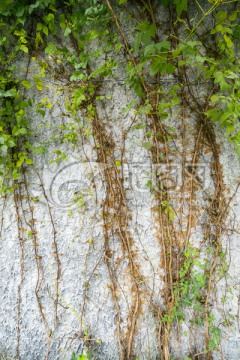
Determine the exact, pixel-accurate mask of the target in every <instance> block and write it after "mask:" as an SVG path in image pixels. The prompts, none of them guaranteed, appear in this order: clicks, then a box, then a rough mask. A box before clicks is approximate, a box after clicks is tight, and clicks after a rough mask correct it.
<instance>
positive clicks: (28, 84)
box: [21, 80, 31, 89]
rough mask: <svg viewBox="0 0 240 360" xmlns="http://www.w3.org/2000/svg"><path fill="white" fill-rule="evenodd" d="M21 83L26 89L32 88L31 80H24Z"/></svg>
mask: <svg viewBox="0 0 240 360" xmlns="http://www.w3.org/2000/svg"><path fill="white" fill-rule="evenodd" d="M21 84H22V85H23V86H24V87H25V88H26V89H30V87H31V83H30V82H29V81H27V80H23V81H22V82H21Z"/></svg>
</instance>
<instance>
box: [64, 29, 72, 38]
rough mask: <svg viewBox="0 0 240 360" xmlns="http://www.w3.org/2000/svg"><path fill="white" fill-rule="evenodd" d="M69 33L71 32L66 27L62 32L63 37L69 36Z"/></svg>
mask: <svg viewBox="0 0 240 360" xmlns="http://www.w3.org/2000/svg"><path fill="white" fill-rule="evenodd" d="M71 32H72V30H71V29H70V28H69V27H67V28H66V29H65V31H64V36H68V35H69V34H71Z"/></svg>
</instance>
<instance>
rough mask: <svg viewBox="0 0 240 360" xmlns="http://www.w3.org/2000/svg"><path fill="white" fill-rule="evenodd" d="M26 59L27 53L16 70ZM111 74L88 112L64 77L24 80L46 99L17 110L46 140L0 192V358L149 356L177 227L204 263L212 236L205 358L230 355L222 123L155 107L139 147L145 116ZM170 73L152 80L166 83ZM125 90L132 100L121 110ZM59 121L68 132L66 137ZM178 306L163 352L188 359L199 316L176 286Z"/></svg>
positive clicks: (198, 343)
mask: <svg viewBox="0 0 240 360" xmlns="http://www.w3.org/2000/svg"><path fill="white" fill-rule="evenodd" d="M70 49H71V48H70ZM50 61H51V60H50ZM21 65H22V66H23V68H24V67H26V64H25V63H24V60H22V63H21ZM92 66H93V67H94V61H93V65H92ZM35 67H36V64H35V62H34V60H32V61H31V62H30V65H29V70H28V75H27V76H28V78H29V79H31V78H32V76H33V74H34V72H35V71H36V69H35ZM122 73H123V74H124V68H121V67H120V68H119V69H118V70H117V72H116V74H114V75H115V76H114V77H110V78H108V81H106V82H104V84H102V86H101V88H100V90H99V96H100V95H102V94H104V95H107V96H109V99H105V100H101V101H100V100H99V101H98V102H97V103H96V109H97V115H96V116H95V117H94V118H93V119H91V120H88V119H87V118H85V117H84V113H80V114H78V115H76V118H77V119H76V118H72V117H71V116H70V115H69V114H68V112H67V110H66V100H68V99H69V93H68V85H67V83H66V84H63V82H61V81H60V80H59V79H53V78H50V77H49V79H48V88H47V87H46V88H45V89H44V90H43V91H41V92H38V91H36V92H35V93H33V92H32V90H31V96H33V97H34V101H35V103H36V104H38V103H40V102H41V101H42V100H43V99H44V98H46V99H47V101H49V102H50V103H51V104H53V106H52V107H51V108H50V109H47V110H46V113H45V115H44V116H41V115H40V114H37V113H35V112H34V111H32V112H31V111H29V117H31V118H32V121H31V127H32V131H33V137H32V139H31V141H32V142H33V144H34V145H35V146H40V145H41V146H42V147H45V148H46V152H45V154H35V159H34V165H33V166H32V167H30V169H28V170H27V171H26V173H25V174H24V175H23V177H22V179H21V181H20V180H19V187H18V188H17V189H16V190H15V191H14V193H13V194H12V195H9V196H7V197H3V198H2V200H1V218H2V220H1V223H0V229H1V242H0V274H1V280H0V299H1V304H0V308H1V310H0V354H1V355H0V358H1V356H2V358H4V359H5V358H6V359H21V360H33V359H34V360H37V359H39V360H42V359H49V360H57V359H62V360H63V359H66V360H67V359H69V360H70V358H71V354H72V353H73V352H76V353H78V354H80V353H82V351H83V349H84V350H86V351H89V350H92V351H93V356H94V358H96V359H120V358H122V359H124V358H126V359H127V358H130V357H132V358H139V359H158V358H159V357H160V355H159V354H160V353H161V354H163V351H164V348H161V343H162V342H163V339H164V336H167V335H168V334H167V330H166V329H167V328H165V330H164V331H166V333H165V334H164V333H162V330H161V325H160V324H161V321H162V318H163V316H164V315H163V313H164V311H165V310H166V307H167V305H166V298H167V299H169V302H170V300H171V296H169V295H168V294H167V292H168V291H170V290H168V289H166V287H165V282H166V273H167V274H168V275H167V278H168V277H169V276H170V277H172V279H171V281H172V284H175V282H176V279H177V275H176V274H174V271H173V272H172V273H171V271H170V270H171V269H173V270H174V268H172V267H171V266H172V265H171V262H173V263H174V264H178V259H180V258H181V254H183V253H184V251H186V247H185V244H186V239H188V243H189V244H191V245H192V247H194V248H196V249H197V250H198V251H199V254H200V260H201V261H202V262H204V261H208V260H209V259H210V257H211V254H209V253H208V251H207V245H206V242H205V240H206V238H208V237H209V238H211V241H212V242H215V243H218V241H219V242H221V246H222V253H223V254H224V255H222V262H224V263H226V267H229V268H228V271H226V270H227V269H226V268H225V270H224V271H223V270H222V268H220V270H219V271H222V274H221V273H220V274H218V276H217V275H214V276H215V277H214V279H215V280H216V281H215V282H211V284H210V285H209V291H210V290H211V295H209V299H208V301H207V303H208V304H209V303H210V306H211V309H212V312H213V314H214V315H215V320H214V324H215V329H219V330H221V335H220V336H221V341H220V342H219V344H218V345H217V349H216V350H214V351H213V357H214V358H215V359H225V360H226V359H229V360H235V359H236V360H237V359H239V358H240V347H239V345H238V344H239V341H240V333H239V303H240V300H239V299H240V288H239V277H240V264H239V252H240V242H239V231H240V227H239V223H240V207H239V204H240V193H239V190H238V186H239V173H240V164H239V160H238V158H237V156H236V155H235V153H234V149H233V148H232V147H231V145H229V144H228V142H227V140H225V137H224V134H223V133H222V131H221V130H220V129H219V128H218V127H217V126H216V127H215V128H214V131H213V134H215V135H214V138H211V136H209V137H208V135H207V134H206V133H209V131H210V130H209V128H208V127H207V125H203V124H202V125H201V126H199V123H198V119H197V117H196V114H194V113H192V112H191V110H190V109H186V111H185V112H184V113H183V112H182V111H179V110H176V109H170V110H169V114H170V115H169V119H168V120H167V121H166V124H165V125H164V126H165V127H166V131H168V132H167V133H169V145H168V149H167V150H166V142H165V141H163V140H161V139H160V137H161V136H159V135H156V138H155V140H154V141H153V146H152V147H151V148H148V147H149V146H148V140H149V139H148V137H146V129H145V128H144V127H143V126H141V124H142V123H144V122H146V121H147V120H146V119H148V116H149V115H146V114H141V113H140V114H139V113H138V112H136V111H135V110H136V109H137V106H138V101H139V100H138V99H137V98H136V96H135V95H134V93H133V92H132V91H131V90H129V88H128V87H127V86H126V85H125V84H124V82H123V81H121V78H122V77H123V76H124V75H123V74H122ZM174 81H175V80H173V78H172V77H171V76H166V78H165V79H161V82H162V83H163V84H164V86H166V88H167V87H168V86H169V84H172V83H173V82H174ZM61 86H62V87H63V88H64V89H63V90H62V91H61V92H57V91H58V90H59V87H61ZM199 90H200V89H198V88H196V92H197V91H199ZM201 90H202V91H204V89H201ZM28 91H30V90H28ZM133 100H136V103H137V105H135V107H133V108H132V109H130V110H127V111H126V110H125V111H124V108H126V106H127V105H128V104H129V103H130V101H133ZM136 124H138V125H139V124H140V125H139V126H136ZM154 126H155V127H156V128H155V127H154ZM157 126H158V125H157V123H156V124H155V125H154V124H152V128H150V130H151V131H152V132H153V133H154V132H155V133H156V132H157V131H159V128H157ZM204 126H205V127H204ZM173 128H174V130H173ZM211 129H212V128H211ZM164 131H165V130H164ZM72 132H73V133H75V134H77V141H76V142H69V141H66V138H67V135H69V134H71V133H72ZM205 132H206V133H205ZM165 135H166V133H165ZM170 135H171V136H170ZM64 136H65V141H64V140H63V139H64ZM69 136H70V135H69ZM158 136H159V138H158ZM156 139H157V140H156ZM158 140H159V143H160V145H158ZM211 141H212V142H211ZM214 147H215V148H216V149H217V151H218V152H219V158H218V154H215V153H214ZM56 150H57V152H56ZM62 154H64V156H62ZM65 154H66V155H67V156H65ZM156 159H158V161H156ZM51 160H55V161H54V162H52V161H51ZM218 161H219V162H218ZM217 162H218V163H217ZM216 163H217V166H215V165H214V164H216ZM217 171H219V174H216V173H214V172H217ZM216 175H219V176H217V177H216ZM219 183H220V185H219ZM219 187H221V189H222V190H224V191H223V192H217V191H216V189H219ZM166 193H168V196H169V197H168V200H166V198H165V197H164V196H165V194H166ZM159 194H160V195H159ZM162 194H164V195H162ZM223 194H224V195H223ZM159 196H160V200H159ZM218 196H220V197H221V196H224V202H222V203H221V204H222V205H221V207H220V206H217V204H216V206H215V205H214V202H217V201H219V202H221V201H222V199H218V198H217V197H218ZM159 201H160V202H159ZM159 204H160V205H159ZM159 206H160V208H159ZM219 212H221V213H220V215H219ZM159 213H160V214H161V215H159ZM224 215H226V219H225V217H224ZM164 216H165V217H164ZM166 218H167V219H168V223H167V222H166ZM213 218H214V219H215V220H214V219H213ZM223 219H224V220H223ZM216 229H217V234H218V236H219V237H218V238H214V234H215V232H214V231H215V230H216ZM209 234H210V235H211V234H212V235H211V236H212V237H211V236H210V235H209ZM220 237H221V239H220ZM209 241H210V240H209ZM169 243H170V247H169V246H168V244H169ZM164 244H165V245H166V246H165V245H164ZM217 246H218V245H217ZM169 249H170V250H169ZM168 251H170V252H171V254H170V255H171V256H170V255H169V256H170V257H169V256H168ZM194 256H195V255H194V254H191V255H190V257H193V258H194ZM169 258H170V259H171V261H170V263H167V264H168V265H167V266H169V269H168V268H167V267H166V264H164V261H165V260H164V259H169ZM216 261H217V264H214V263H213V266H212V267H211V268H210V269H209V271H210V272H211V271H212V269H213V268H214V269H215V265H219V259H218V260H216ZM209 262H210V260H209ZM178 265H179V268H176V269H178V270H176V272H177V271H179V269H180V268H182V267H183V266H184V264H181V263H179V264H178ZM176 266H177V265H176ZM194 266H196V268H197V266H198V265H197V264H195V265H194ZM199 268H200V270H199V273H201V271H202V272H204V271H205V270H201V266H200V265H199ZM174 276H175V277H174ZM168 280H169V278H168ZM196 281H199V284H201V283H200V282H201V279H200V278H199V280H196ZM212 286H213V287H214V288H213V289H212V288H211V289H210V287H212ZM199 287H200V290H199V289H198V290H196V291H199V295H198V296H199V297H200V295H201V285H199ZM204 296H205V295H204ZM207 296H208V295H207ZM204 301H206V298H204V299H203V300H202V307H204V304H205V303H204ZM199 303H200V302H199ZM181 307H182V308H183V309H184V311H185V314H186V317H185V318H184V319H183V320H182V321H180V320H179V318H178V320H177V321H175V322H174V323H173V325H172V330H171V331H170V329H169V334H171V335H169V337H170V352H171V356H172V358H174V359H186V358H187V357H188V358H189V357H190V358H197V359H200V358H202V357H201V356H204V354H202V351H203V349H204V346H203V344H204V341H205V339H204V331H205V329H204V326H201V325H200V327H198V326H197V325H196V324H194V323H192V322H191V320H192V319H193V318H194V314H195V313H196V312H197V310H196V309H194V308H193V307H191V306H190V307H188V298H187V295H186V297H185V303H184V302H183V303H182V304H181ZM166 334H167V335H166ZM165 340H166V339H165ZM130 353H131V354H130ZM133 354H134V356H135V357H133ZM198 354H199V355H198ZM162 356H163V358H164V359H167V356H166V357H164V355H162ZM194 356H195V357H194Z"/></svg>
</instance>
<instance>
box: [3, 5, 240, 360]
mask: <svg viewBox="0 0 240 360" xmlns="http://www.w3.org/2000/svg"><path fill="white" fill-rule="evenodd" d="M238 5H239V2H238V1H237V0H236V1H233V0H232V1H220V0H211V1H210V0H209V1H205V2H200V1H199V2H198V1H197V0H196V1H193V2H188V1H187V0H181V1H178V0H162V1H160V3H159V2H158V1H149V0H138V1H137V0H135V1H132V2H130V1H127V0H119V1H110V0H105V1H104V0H85V1H81V0H69V1H55V0H42V1H35V2H33V3H32V4H29V1H25V0H22V1H14V0H8V1H6V2H5V3H4V4H0V44H1V50H0V59H1V61H0V68H1V75H0V98H1V100H0V101H1V110H0V114H1V120H0V164H1V166H0V176H1V183H0V185H1V193H2V195H3V196H7V195H10V194H12V193H13V196H14V202H15V207H16V218H17V224H18V229H19V230H18V237H19V246H20V248H21V263H20V270H21V274H22V276H21V281H20V283H19V286H18V301H19V303H18V335H17V356H19V342H20V339H21V337H20V317H21V310H20V308H21V287H22V284H23V282H24V275H23V274H24V271H25V269H24V237H25V236H26V235H25V234H24V233H25V232H26V231H27V235H28V237H29V238H31V240H32V245H33V247H34V254H33V255H34V257H35V260H36V268H37V269H38V278H37V283H36V287H35V295H36V299H37V303H38V308H39V311H40V315H41V318H42V320H43V323H44V325H45V330H46V334H47V339H48V349H49V348H50V346H51V341H52V339H53V336H54V331H55V329H57V326H58V324H59V322H60V318H59V307H60V306H63V303H64V304H65V302H64V299H63V298H62V296H61V294H60V290H59V289H60V288H59V283H60V281H61V275H62V273H61V261H60V257H61V256H60V255H59V253H58V241H59V240H58V236H57V230H56V225H55V220H54V217H53V215H52V212H51V206H50V205H49V199H48V196H47V193H46V191H45V189H44V186H43V183H42V180H41V177H40V175H39V174H37V178H38V179H39V181H40V184H41V187H42V189H43V193H44V198H45V200H46V202H47V204H48V215H49V218H50V220H51V224H52V233H53V234H52V249H53V258H54V264H55V265H54V269H55V275H54V291H55V293H54V294H52V295H51V298H52V299H53V302H54V314H55V315H54V326H53V329H52V328H51V326H50V325H49V323H48V321H47V317H46V309H44V306H43V304H42V303H41V299H40V295H39V294H40V293H41V287H42V286H43V283H44V271H43V266H42V257H41V255H40V253H39V251H38V235H37V230H36V224H35V223H36V222H37V220H36V219H35V217H34V207H33V206H32V205H33V202H34V201H35V202H36V199H35V200H34V199H33V198H31V196H30V194H29V184H28V180H27V174H28V170H29V169H30V170H31V171H35V172H37V171H36V169H35V163H34V159H35V157H36V156H38V155H41V154H44V153H46V152H47V149H46V147H45V145H44V144H42V143H41V139H38V140H37V141H36V137H37V136H38V135H37V131H35V129H34V128H33V126H32V122H31V118H32V117H35V116H40V117H42V118H44V117H45V116H46V114H47V113H48V112H49V111H51V109H52V108H53V107H54V106H55V104H57V102H58V99H59V97H62V98H64V99H65V100H64V109H62V122H61V124H58V126H57V130H55V131H56V135H55V138H53V140H54V142H55V143H56V148H55V149H54V157H53V158H52V159H51V162H52V163H53V162H56V163H61V161H63V160H64V159H66V158H67V156H68V155H67V153H66V148H68V147H70V148H71V150H74V151H75V150H76V149H78V150H79V149H80V148H83V147H84V145H85V144H88V145H89V144H90V145H91V146H92V150H93V152H94V153H95V156H96V160H97V163H99V164H104V165H105V167H104V170H103V171H102V172H101V176H102V177H101V180H102V182H103V184H104V189H105V199H104V200H103V201H102V204H101V206H102V218H103V226H102V231H103V255H102V261H103V262H104V264H105V265H106V268H107V270H108V275H109V282H110V283H109V289H110V293H111V297H112V301H113V303H114V310H115V312H116V319H115V326H116V337H117V342H118V347H119V358H120V359H132V358H136V357H137V356H138V353H137V350H136V346H135V344H134V341H135V337H136V336H137V332H138V328H139V326H140V323H141V314H142V312H143V311H144V310H143V309H144V304H146V303H147V304H148V307H149V311H150V312H152V314H153V316H154V318H155V323H156V338H157V339H158V345H159V356H160V358H161V359H166V360H167V359H171V358H173V356H174V355H173V354H172V353H171V341H172V336H174V337H175V338H178V341H179V346H181V336H182V333H183V332H184V336H189V337H190V338H191V334H190V335H189V334H185V331H183V330H182V325H183V324H184V323H188V326H189V328H190V331H189V333H194V331H195V332H197V333H198V334H199V337H200V340H201V344H199V341H198V340H199V339H196V337H195V338H194V339H191V341H192V340H193V346H192V348H191V349H190V350H189V351H190V352H189V354H187V355H186V354H185V355H186V356H187V357H185V359H189V358H190V359H194V358H200V356H203V357H204V358H206V359H212V356H213V355H212V354H213V351H219V353H221V348H220V344H221V331H220V328H219V326H218V324H217V322H216V318H215V314H214V306H213V304H214V303H216V298H217V292H216V289H215V286H216V284H217V283H218V282H219V281H221V279H222V278H223V277H224V276H225V275H226V274H227V271H228V260H227V250H225V248H224V247H223V241H224V237H225V236H226V233H225V223H226V221H227V216H228V212H229V208H230V203H231V200H232V198H233V197H227V193H226V186H225V184H224V178H223V172H222V167H221V162H220V151H219V144H218V136H217V135H216V129H217V131H218V132H219V131H222V130H223V131H224V133H225V136H226V137H227V139H228V140H229V142H230V144H232V145H233V146H234V148H235V151H236V153H237V156H240V125H239V124H240V122H239V116H240V100H239V99H240V72H239V68H240V67H239V65H240V64H239V54H238V52H239V49H238V43H239V38H240V10H239V9H238ZM129 29H131V33H129ZM112 79H114V81H116V82H120V83H122V84H123V86H125V87H126V88H127V89H128V91H132V97H133V100H132V101H131V102H129V104H128V105H127V106H126V107H125V109H122V110H121V113H125V114H126V113H127V114H130V113H131V114H133V116H132V117H131V123H130V125H129V127H128V128H127V130H126V131H125V132H124V133H123V134H122V141H123V143H124V146H122V148H121V149H119V145H118V143H117V141H116V140H115V139H114V137H113V136H111V134H110V131H109V126H110V124H112V120H111V118H110V117H109V115H108V111H107V107H108V105H109V103H110V102H111V101H112V98H111V94H107V93H105V90H106V84H107V83H108V82H110V81H112ZM45 91H52V93H51V94H53V95H52V96H51V97H50V98H47V97H43V96H42V95H41V93H44V92H45ZM32 94H33V95H32ZM36 99H38V100H36ZM39 99H40V100H39ZM189 118H191V119H192V124H193V127H192V129H191V130H188V126H189V122H188V121H189V120H188V119H189ZM69 119H70V120H69ZM177 122H178V123H177ZM176 123H177V125H176ZM50 125H51V124H50ZM54 126H55V125H54ZM111 126H112V125H111ZM221 129H222V130H221ZM133 133H134V134H136V136H137V137H138V136H139V139H141V140H140V141H139V142H138V144H139V148H140V149H141V151H145V152H146V153H147V156H148V157H149V159H151V163H152V164H153V165H154V166H153V169H152V174H151V175H152V178H151V180H148V182H147V187H148V188H149V193H150V196H151V197H152V202H153V207H152V209H151V210H152V214H153V215H152V216H153V219H154V229H155V236H156V239H157V243H158V245H159V248H160V251H161V255H160V258H161V260H159V268H160V269H161V270H163V275H162V276H161V279H160V281H162V282H163V284H164V285H163V289H162V292H161V296H162V299H163V304H161V305H159V303H158V302H157V301H155V300H154V298H153V295H152V293H151V291H149V287H148V286H147V280H146V279H145V277H144V275H143V270H142V269H141V264H140V260H139V258H138V255H137V251H136V244H135V240H134V236H132V233H131V226H132V225H131V224H132V223H131V221H132V210H131V206H130V205H129V204H128V191H127V190H126V188H125V182H124V181H125V180H124V175H123V169H124V164H125V163H126V162H127V160H126V159H127V158H126V149H125V141H127V140H128V141H129V138H130V135H129V134H133ZM139 134H140V135H139ZM141 134H143V138H142V135H141ZM176 134H180V136H181V141H182V144H181V145H179V142H178V139H177V135H176ZM187 141H190V142H191V143H192V148H191V150H190V151H189V150H186V149H187V145H186V144H187ZM50 142H51V141H50ZM36 144H37V145H36ZM93 144H94V145H93ZM57 145H59V146H58V147H57ZM187 151H188V153H187ZM203 153H205V154H209V153H210V158H209V159H210V160H209V163H208V166H209V169H210V173H211V177H212V184H213V187H212V191H211V193H209V194H207V195H206V191H205V190H204V189H203V185H204V184H202V182H201V181H199V179H198V178H197V176H196V173H197V171H198V169H199V167H200V165H201V163H202V162H203ZM87 160H88V159H87V156H85V159H84V161H87ZM174 163H175V164H176V163H178V164H180V166H181V171H182V186H181V189H180V190H178V191H177V190H174V191H170V190H171V189H169V188H168V186H167V185H166V184H165V183H164V181H162V180H161V176H160V173H159V171H160V170H159V169H161V166H162V164H164V166H165V167H166V168H167V169H168V171H170V170H171V168H172V164H174ZM152 179H155V180H156V179H157V180H156V181H155V182H154V181H152ZM96 187H97V184H94V188H95V190H96ZM199 193H201V196H202V197H203V203H204V211H205V215H206V216H205V217H206V219H205V221H204V222H201V231H202V239H201V240H200V242H199V243H198V244H195V243H194V236H193V230H194V228H195V227H196V224H197V221H198V220H199V219H200V215H199V204H197V205H195V204H196V198H197V197H198V196H199ZM23 194H25V196H26V199H25V198H24V195H23ZM176 199H177V200H176ZM75 200H77V201H78V205H79V207H81V211H82V212H84V211H85V210H86V203H85V200H84V194H80V195H79V194H75ZM24 204H25V205H26V206H27V209H28V216H26V215H25V212H24ZM186 214H187V215H186ZM184 221H185V223H184ZM24 224H25V225H24ZM184 224H185V225H186V226H185V225H184ZM24 226H26V229H27V230H26V229H24ZM113 239H114V241H115V242H116V243H117V244H118V245H117V246H118V252H119V254H121V255H119V260H118V261H119V264H123V263H124V261H125V259H127V264H125V265H122V267H123V268H124V274H125V276H126V278H127V279H128V285H127V288H128V293H130V300H129V303H128V311H127V312H128V314H127V319H124V311H123V309H122V308H121V303H122V301H124V295H123V294H122V292H121V289H120V287H119V283H118V267H119V266H120V265H119V266H116V265H115V263H114V261H113V258H114V256H113V252H114V250H113V249H114V247H113ZM89 284H90V281H86V282H85V289H84V293H85V295H86V298H87V292H88V289H89ZM61 304H62V305H61ZM65 305H66V304H65ZM67 308H68V309H71V307H70V305H68V306H67ZM74 311H75V310H74ZM84 316H85V317H86V314H85V305H83V307H82V315H81V316H80V324H81V325H80V328H81V329H80V331H79V333H80V336H79V339H80V340H81V341H82V342H83V344H84V346H83V351H82V355H79V357H78V358H91V356H92V353H93V345H92V344H94V343H95V344H96V343H97V341H95V340H94V341H92V339H90V338H91V336H90V334H89V332H88V330H87V326H86V325H85V323H84V322H83V317H84ZM83 324H84V325H83ZM82 328H83V329H82ZM196 329H197V330H196ZM91 341H92V342H91ZM185 355H184V356H185ZM47 357H48V354H47V355H46V358H47ZM76 357H77V355H76V354H73V356H72V359H75V358H76Z"/></svg>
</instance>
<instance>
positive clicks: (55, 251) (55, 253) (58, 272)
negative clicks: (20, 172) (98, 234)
mask: <svg viewBox="0 0 240 360" xmlns="http://www.w3.org/2000/svg"><path fill="white" fill-rule="evenodd" d="M36 174H37V177H38V179H39V182H40V186H41V189H42V191H43V196H44V198H45V200H46V203H47V209H48V214H49V218H50V222H51V226H52V232H53V241H52V249H53V258H54V261H55V263H56V268H57V269H56V280H55V281H56V283H55V296H56V297H55V300H54V313H55V320H54V322H55V323H54V325H55V327H56V326H57V325H58V323H59V318H58V305H59V281H60V277H61V261H60V257H59V253H58V244H57V230H56V226H55V222H54V219H53V215H52V210H51V206H50V203H49V199H48V197H47V193H46V190H45V187H44V184H43V181H42V179H41V176H40V174H39V172H38V171H36Z"/></svg>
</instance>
